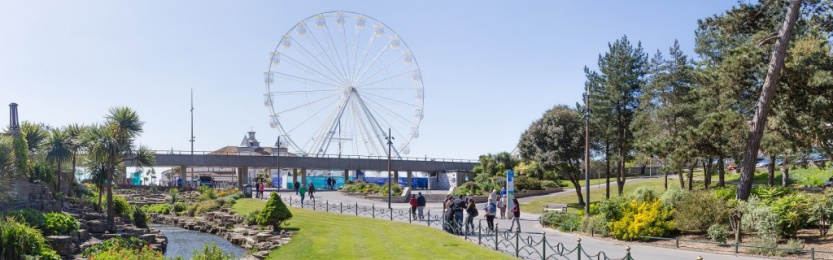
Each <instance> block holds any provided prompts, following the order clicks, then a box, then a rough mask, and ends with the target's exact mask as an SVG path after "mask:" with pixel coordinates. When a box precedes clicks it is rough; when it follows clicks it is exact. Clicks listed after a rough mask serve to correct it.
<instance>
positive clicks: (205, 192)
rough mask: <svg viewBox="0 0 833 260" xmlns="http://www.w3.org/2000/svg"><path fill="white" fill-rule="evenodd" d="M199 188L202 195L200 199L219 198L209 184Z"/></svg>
mask: <svg viewBox="0 0 833 260" xmlns="http://www.w3.org/2000/svg"><path fill="white" fill-rule="evenodd" d="M197 190H198V191H199V192H200V197H199V198H198V200H199V201H205V200H213V199H216V198H217V193H216V192H214V189H213V188H211V187H208V186H199V187H197Z"/></svg>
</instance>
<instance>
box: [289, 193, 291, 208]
mask: <svg viewBox="0 0 833 260" xmlns="http://www.w3.org/2000/svg"><path fill="white" fill-rule="evenodd" d="M289 206H290V207H292V195H289Z"/></svg>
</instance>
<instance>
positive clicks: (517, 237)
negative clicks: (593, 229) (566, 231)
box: [515, 232, 581, 260]
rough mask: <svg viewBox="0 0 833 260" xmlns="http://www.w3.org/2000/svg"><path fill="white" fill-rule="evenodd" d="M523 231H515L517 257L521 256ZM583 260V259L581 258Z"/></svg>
mask: <svg viewBox="0 0 833 260" xmlns="http://www.w3.org/2000/svg"><path fill="white" fill-rule="evenodd" d="M520 244H521V232H516V233H515V257H521V248H520ZM579 260H581V259H579Z"/></svg>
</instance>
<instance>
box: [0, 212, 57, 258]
mask: <svg viewBox="0 0 833 260" xmlns="http://www.w3.org/2000/svg"><path fill="white" fill-rule="evenodd" d="M27 256H29V257H40V259H55V260H58V259H61V258H60V257H59V256H58V253H56V252H55V250H52V248H51V247H50V246H49V243H47V242H46V240H45V239H44V238H43V235H41V233H40V232H38V230H37V229H34V228H32V227H29V226H26V225H25V224H22V223H20V222H17V221H16V220H14V219H12V218H7V219H5V220H3V219H0V259H24V258H26V257H27Z"/></svg>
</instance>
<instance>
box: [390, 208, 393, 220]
mask: <svg viewBox="0 0 833 260" xmlns="http://www.w3.org/2000/svg"><path fill="white" fill-rule="evenodd" d="M390 221H393V209H390Z"/></svg>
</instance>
